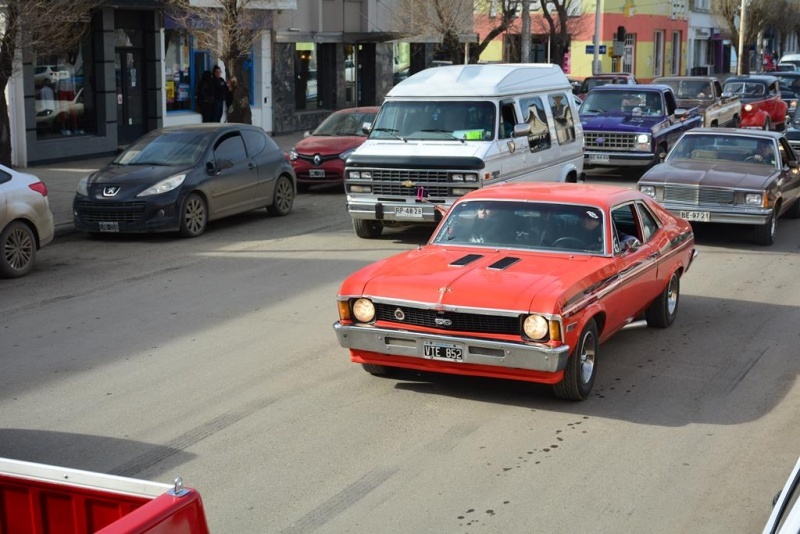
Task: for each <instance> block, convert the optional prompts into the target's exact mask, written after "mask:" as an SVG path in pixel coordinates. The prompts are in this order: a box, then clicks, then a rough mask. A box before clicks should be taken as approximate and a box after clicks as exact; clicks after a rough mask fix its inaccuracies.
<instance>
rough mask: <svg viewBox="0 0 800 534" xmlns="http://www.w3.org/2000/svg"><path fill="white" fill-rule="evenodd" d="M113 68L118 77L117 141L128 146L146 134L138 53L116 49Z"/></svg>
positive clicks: (130, 49) (139, 55)
mask: <svg viewBox="0 0 800 534" xmlns="http://www.w3.org/2000/svg"><path fill="white" fill-rule="evenodd" d="M114 65H115V69H116V78H117V142H118V143H119V144H120V145H128V144H131V143H132V142H134V141H135V140H136V139H138V138H139V137H141V136H142V135H144V133H145V120H144V87H143V85H144V83H143V79H142V77H143V74H144V68H143V67H144V65H143V61H142V52H141V50H137V49H135V48H117V49H116V55H115V58H114Z"/></svg>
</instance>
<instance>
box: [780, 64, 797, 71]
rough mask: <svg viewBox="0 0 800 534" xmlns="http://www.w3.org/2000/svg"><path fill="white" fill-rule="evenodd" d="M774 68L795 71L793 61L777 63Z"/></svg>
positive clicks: (795, 66) (795, 67)
mask: <svg viewBox="0 0 800 534" xmlns="http://www.w3.org/2000/svg"><path fill="white" fill-rule="evenodd" d="M775 70H776V71H777V72H795V71H797V65H795V64H794V63H778V64H777V65H776V66H775Z"/></svg>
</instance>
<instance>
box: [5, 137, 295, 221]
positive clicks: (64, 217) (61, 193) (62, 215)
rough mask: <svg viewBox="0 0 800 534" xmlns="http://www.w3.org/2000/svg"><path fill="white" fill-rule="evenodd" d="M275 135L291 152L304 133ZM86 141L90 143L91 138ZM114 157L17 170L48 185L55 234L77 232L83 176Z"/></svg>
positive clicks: (283, 146) (283, 148) (275, 138)
mask: <svg viewBox="0 0 800 534" xmlns="http://www.w3.org/2000/svg"><path fill="white" fill-rule="evenodd" d="M272 138H273V139H274V140H275V142H276V143H277V144H278V146H279V147H280V148H281V149H282V150H284V151H288V150H289V149H290V148H292V147H293V146H294V145H295V143H297V142H298V141H299V140H301V139H302V138H303V132H294V133H290V134H282V135H275V136H273V137H272ZM87 141H88V142H91V140H90V139H89V140H87ZM112 159H114V156H113V155H111V156H106V157H102V158H89V159H76V160H70V161H62V162H59V163H52V164H45V165H35V166H31V167H27V168H21V169H18V170H20V171H22V172H27V173H30V174H34V175H36V176H38V177H39V179H40V180H42V181H43V182H44V184H45V185H46V186H47V192H48V195H47V197H48V200H49V202H50V210H51V211H52V212H53V221H54V222H55V226H56V236H59V235H64V234H69V233H71V232H74V231H75V228H74V227H73V225H72V200H73V198H74V197H75V189H76V188H77V186H78V182H79V181H80V179H81V178H83V177H84V176H87V175H88V174H90V173H93V172H95V171H97V170H99V169H100V168H101V167H103V166H104V165H105V164H106V163H108V162H109V161H111V160H112Z"/></svg>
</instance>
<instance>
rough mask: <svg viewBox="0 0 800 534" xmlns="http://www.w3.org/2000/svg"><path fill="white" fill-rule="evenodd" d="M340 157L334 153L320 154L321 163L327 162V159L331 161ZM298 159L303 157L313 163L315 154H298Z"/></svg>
mask: <svg viewBox="0 0 800 534" xmlns="http://www.w3.org/2000/svg"><path fill="white" fill-rule="evenodd" d="M338 157H339V154H333V155H332V156H330V155H329V156H320V157H319V161H320V163H325V162H326V161H331V160H334V159H336V158H338ZM297 159H301V160H303V161H307V162H309V163H311V164H313V163H314V155H313V154H312V155H310V156H309V155H306V154H298V155H297Z"/></svg>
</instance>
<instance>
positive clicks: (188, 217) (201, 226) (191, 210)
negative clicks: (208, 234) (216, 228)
mask: <svg viewBox="0 0 800 534" xmlns="http://www.w3.org/2000/svg"><path fill="white" fill-rule="evenodd" d="M180 217H181V226H180V233H181V235H182V236H183V237H197V236H199V235H201V234H202V233H203V232H205V231H206V224H208V208H207V207H206V201H205V200H203V197H201V196H200V195H198V194H197V193H189V196H187V197H186V199H185V200H184V201H183V206H182V207H181V213H180Z"/></svg>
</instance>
